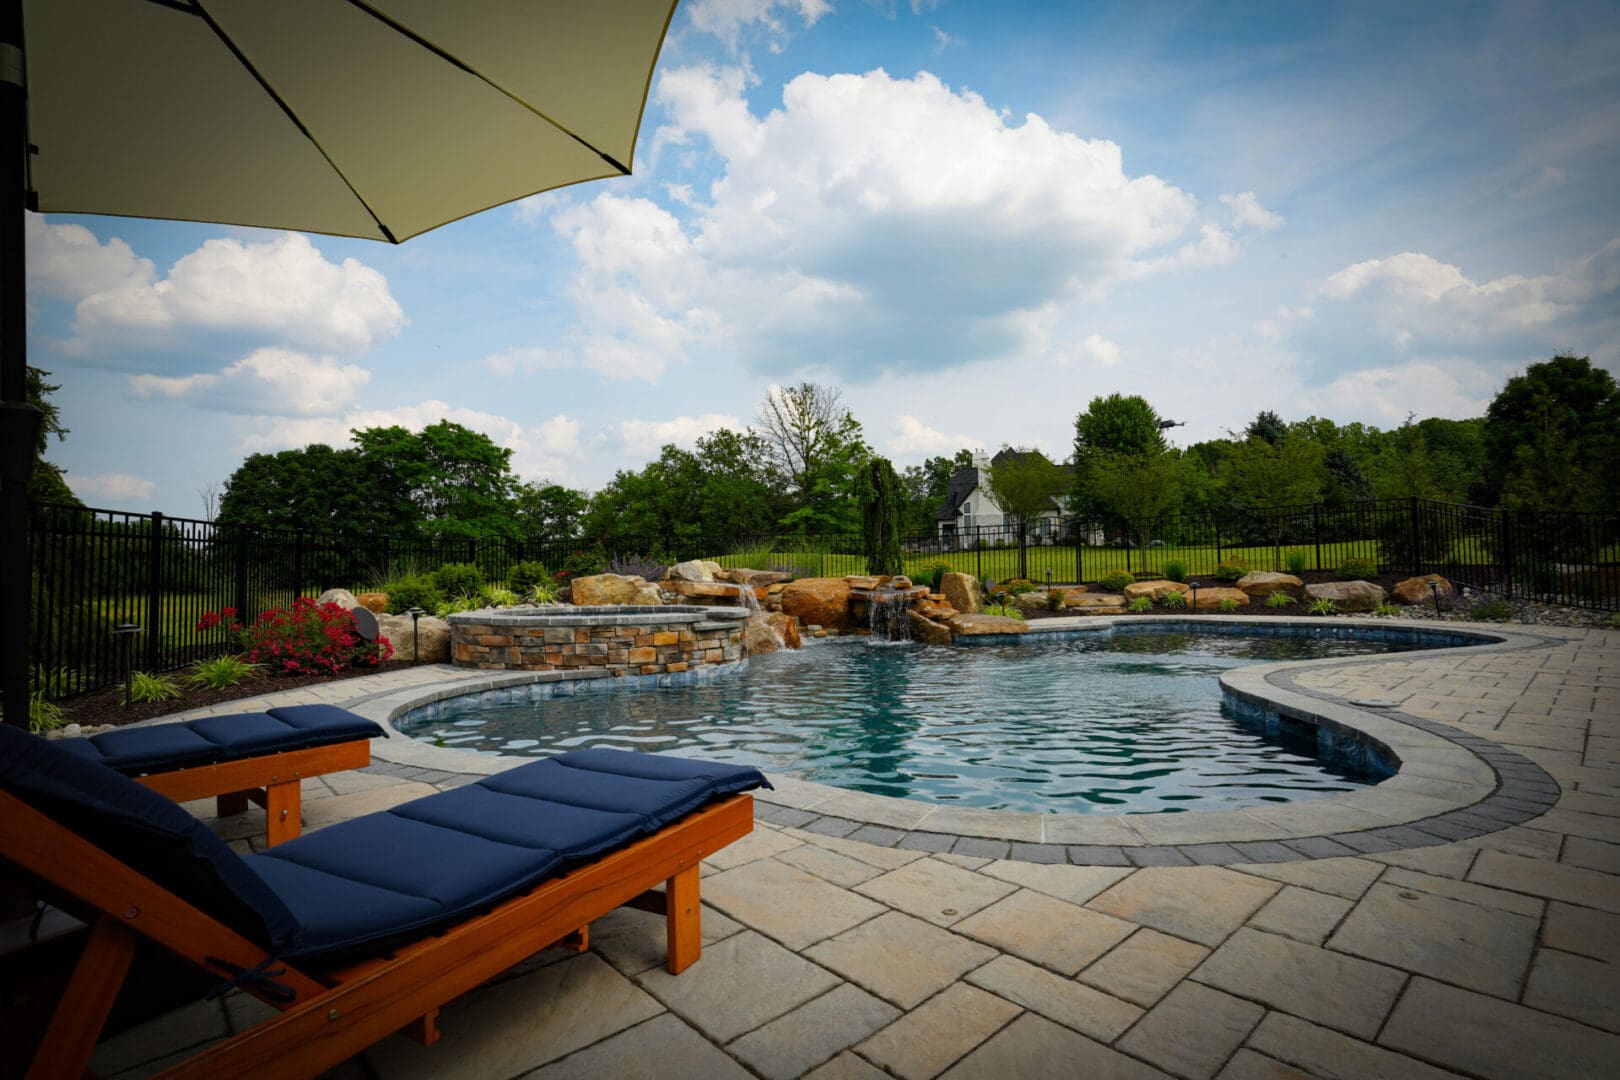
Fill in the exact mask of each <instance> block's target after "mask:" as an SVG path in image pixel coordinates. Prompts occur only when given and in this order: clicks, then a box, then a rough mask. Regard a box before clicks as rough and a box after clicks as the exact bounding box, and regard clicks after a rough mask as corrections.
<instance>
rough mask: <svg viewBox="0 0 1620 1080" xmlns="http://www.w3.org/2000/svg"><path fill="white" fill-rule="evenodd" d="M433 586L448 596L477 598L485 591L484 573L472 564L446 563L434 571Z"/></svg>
mask: <svg viewBox="0 0 1620 1080" xmlns="http://www.w3.org/2000/svg"><path fill="white" fill-rule="evenodd" d="M433 584H434V585H436V586H438V589H439V591H440V592H442V593H443V594H444V595H446V596H477V595H478V594H479V593H481V592H483V591H484V572H483V571H482V570H480V569H479V568H478V567H477V566H475V565H473V564H472V563H464V562H463V563H445V564H444V565H443V566H441V567H439V568H438V569H437V570H435V571H433Z"/></svg>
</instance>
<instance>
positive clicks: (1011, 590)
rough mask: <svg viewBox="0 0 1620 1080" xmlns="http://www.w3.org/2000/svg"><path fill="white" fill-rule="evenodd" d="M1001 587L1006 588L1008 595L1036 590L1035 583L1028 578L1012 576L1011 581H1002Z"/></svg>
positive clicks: (1021, 594)
mask: <svg viewBox="0 0 1620 1080" xmlns="http://www.w3.org/2000/svg"><path fill="white" fill-rule="evenodd" d="M1001 587H1002V588H1003V589H1004V590H1006V593H1007V595H1008V596H1023V595H1024V594H1025V593H1032V592H1036V591H1037V589H1036V585H1035V583H1034V582H1033V581H1031V580H1029V579H1028V578H1013V579H1012V580H1011V581H1004V582H1002V583H1001Z"/></svg>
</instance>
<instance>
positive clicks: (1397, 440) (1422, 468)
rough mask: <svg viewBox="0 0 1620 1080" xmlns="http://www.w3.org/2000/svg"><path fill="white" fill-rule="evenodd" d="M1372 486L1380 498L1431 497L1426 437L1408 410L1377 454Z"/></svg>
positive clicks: (1431, 486) (1433, 490)
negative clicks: (1407, 413)
mask: <svg viewBox="0 0 1620 1080" xmlns="http://www.w3.org/2000/svg"><path fill="white" fill-rule="evenodd" d="M1373 490H1374V492H1375V493H1376V494H1377V495H1378V497H1379V498H1380V499H1432V498H1434V497H1435V495H1436V494H1437V492H1436V490H1435V486H1434V476H1433V473H1432V472H1431V470H1430V467H1429V446H1428V441H1427V440H1426V439H1424V437H1423V429H1422V428H1421V427H1420V426H1418V425H1417V424H1415V423H1413V422H1412V417H1411V415H1410V414H1409V415H1408V416H1407V417H1406V422H1405V423H1404V424H1402V425H1401V426H1400V427H1398V428H1396V429H1395V430H1394V431H1392V432H1390V433H1389V439H1388V440H1387V442H1386V443H1385V446H1384V450H1383V452H1382V453H1381V454H1379V455H1378V459H1377V462H1376V466H1375V477H1374V484H1373Z"/></svg>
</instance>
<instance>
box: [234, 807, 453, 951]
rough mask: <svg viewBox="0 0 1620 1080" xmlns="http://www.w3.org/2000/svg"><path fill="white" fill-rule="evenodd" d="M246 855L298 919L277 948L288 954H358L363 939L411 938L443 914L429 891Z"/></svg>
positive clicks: (254, 868) (436, 921) (262, 856)
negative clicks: (406, 890)
mask: <svg viewBox="0 0 1620 1080" xmlns="http://www.w3.org/2000/svg"><path fill="white" fill-rule="evenodd" d="M311 835H318V834H313V833H312V834H311ZM243 861H244V862H245V863H247V865H248V867H249V869H251V870H252V871H253V872H254V873H256V874H258V875H259V877H260V878H262V879H263V881H264V883H265V884H266V885H268V886H269V887H270V888H271V889H273V890H274V891H275V893H276V895H277V896H279V897H280V898H281V900H282V902H283V903H285V904H286V905H287V907H288V908H289V909H290V910H291V911H292V915H293V918H294V919H295V920H296V921H297V923H298V930H297V932H296V933H295V934H294V936H293V937H291V938H289V939H288V940H287V941H285V942H283V943H282V945H281V947H280V949H279V952H280V954H281V955H283V956H286V957H289V958H293V957H303V956H311V955H318V954H321V955H326V956H328V957H329V958H331V957H332V956H333V954H334V953H337V952H341V953H342V954H343V955H355V954H358V953H361V952H363V951H364V949H363V947H362V946H361V944H360V943H363V942H368V941H372V940H381V939H384V938H390V937H397V939H398V940H400V941H405V940H409V939H410V938H412V937H416V936H419V934H420V931H418V930H417V929H416V928H418V927H430V926H433V925H435V924H437V923H439V922H440V921H442V918H443V914H444V909H443V908H442V907H440V906H439V905H438V904H437V903H435V902H434V901H432V900H429V899H426V898H425V897H420V896H412V895H410V894H409V893H400V892H393V891H391V890H388V889H383V888H379V887H377V886H375V885H367V884H365V883H364V882H359V881H352V880H350V879H349V878H346V877H343V876H341V875H338V874H328V873H326V872H324V871H321V870H315V869H313V868H311V867H307V866H303V865H300V864H299V863H295V862H291V861H289V860H287V859H272V858H267V857H265V856H264V855H248V856H246V857H245V858H244V859H243Z"/></svg>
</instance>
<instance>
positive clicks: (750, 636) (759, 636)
mask: <svg viewBox="0 0 1620 1080" xmlns="http://www.w3.org/2000/svg"><path fill="white" fill-rule="evenodd" d="M785 644H787V643H786V642H784V641H783V640H782V639H781V638H780V637H778V636H777V633H776V628H775V627H774V626H772V625H771V624H770V623H769V622H766V621H765V620H764V619H749V620H748V622H747V624H746V625H745V626H744V627H743V645H745V646H746V647H747V652H748V655H749V656H763V655H764V654H765V653H771V652H775V651H776V650H777V649H780V648H782V646H783V645H785Z"/></svg>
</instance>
